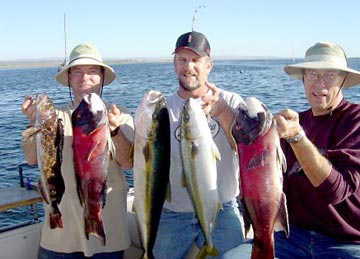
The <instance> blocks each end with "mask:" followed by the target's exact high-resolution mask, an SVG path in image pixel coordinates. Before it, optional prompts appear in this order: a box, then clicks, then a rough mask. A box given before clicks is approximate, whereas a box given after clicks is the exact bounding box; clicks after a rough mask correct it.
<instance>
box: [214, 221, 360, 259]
mask: <svg viewBox="0 0 360 259" xmlns="http://www.w3.org/2000/svg"><path fill="white" fill-rule="evenodd" d="M274 239H275V257H276V258H278V259H284V258H285V259H286V258H291V259H295V258H296V259H300V258H303V259H305V258H309V259H310V258H311V259H325V258H326V259H335V258H336V259H351V258H360V245H355V244H349V243H342V242H339V241H336V240H334V239H332V238H329V237H327V236H324V235H322V234H319V233H317V232H314V231H308V230H304V229H300V228H297V227H294V226H290V236H289V238H286V236H285V233H284V232H283V231H279V232H276V233H275V236H274ZM251 249H252V242H251V241H248V242H246V243H243V244H241V245H240V246H238V247H236V248H234V249H232V250H231V251H229V252H227V253H226V254H224V255H223V256H222V257H220V258H221V259H237V258H244V259H245V258H250V257H251Z"/></svg>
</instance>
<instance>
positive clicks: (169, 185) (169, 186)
mask: <svg viewBox="0 0 360 259" xmlns="http://www.w3.org/2000/svg"><path fill="white" fill-rule="evenodd" d="M165 199H166V200H167V201H168V202H171V184H170V181H169V182H168V184H167V186H166V193H165Z"/></svg>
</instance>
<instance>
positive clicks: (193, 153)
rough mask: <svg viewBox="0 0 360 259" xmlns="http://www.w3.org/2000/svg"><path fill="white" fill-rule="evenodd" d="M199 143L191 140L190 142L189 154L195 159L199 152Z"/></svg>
mask: <svg viewBox="0 0 360 259" xmlns="http://www.w3.org/2000/svg"><path fill="white" fill-rule="evenodd" d="M199 150H200V149H199V145H198V144H197V143H195V142H193V143H192V144H191V151H190V154H191V158H192V159H195V157H196V156H197V155H198V154H199Z"/></svg>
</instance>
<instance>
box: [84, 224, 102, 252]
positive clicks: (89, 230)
mask: <svg viewBox="0 0 360 259" xmlns="http://www.w3.org/2000/svg"><path fill="white" fill-rule="evenodd" d="M89 234H93V235H94V236H96V237H98V238H100V239H101V241H102V243H103V246H105V244H106V236H105V230H104V225H103V222H102V220H101V219H96V218H92V219H89V218H85V235H86V238H87V239H89Z"/></svg>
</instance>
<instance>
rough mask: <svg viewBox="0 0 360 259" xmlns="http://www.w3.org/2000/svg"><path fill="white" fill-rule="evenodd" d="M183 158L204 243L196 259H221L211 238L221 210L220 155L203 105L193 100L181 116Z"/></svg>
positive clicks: (188, 101) (187, 184)
mask: <svg viewBox="0 0 360 259" xmlns="http://www.w3.org/2000/svg"><path fill="white" fill-rule="evenodd" d="M180 132H181V137H180V146H181V157H182V161H183V162H182V163H183V169H184V176H185V180H186V186H187V188H188V191H189V194H190V197H191V199H192V201H193V204H194V207H195V211H196V214H197V217H198V219H199V222H200V226H201V229H202V231H203V233H204V236H205V244H204V246H203V247H202V248H201V249H200V251H199V254H198V256H197V258H206V256H207V255H209V256H218V251H217V249H216V247H214V245H213V243H212V239H211V233H212V232H213V230H214V228H215V224H216V218H217V215H218V212H219V209H220V207H221V205H220V202H219V195H218V189H217V169H216V162H217V160H220V153H219V151H218V149H217V147H216V145H215V143H214V141H213V138H212V136H211V131H210V129H209V126H208V122H207V118H206V116H205V114H204V112H203V110H202V109H201V106H200V103H198V102H197V101H196V100H194V99H192V98H190V99H188V100H187V101H186V102H185V105H184V107H183V111H182V114H181V129H180Z"/></svg>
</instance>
